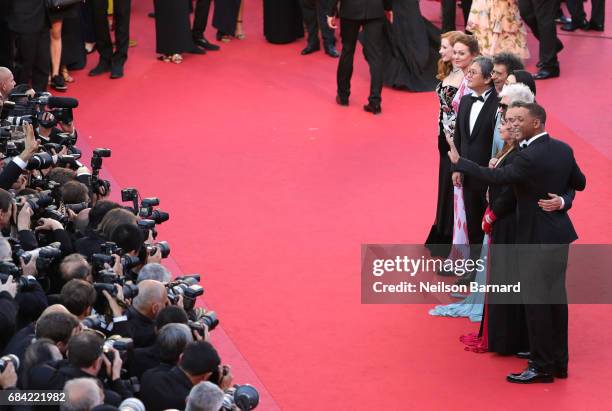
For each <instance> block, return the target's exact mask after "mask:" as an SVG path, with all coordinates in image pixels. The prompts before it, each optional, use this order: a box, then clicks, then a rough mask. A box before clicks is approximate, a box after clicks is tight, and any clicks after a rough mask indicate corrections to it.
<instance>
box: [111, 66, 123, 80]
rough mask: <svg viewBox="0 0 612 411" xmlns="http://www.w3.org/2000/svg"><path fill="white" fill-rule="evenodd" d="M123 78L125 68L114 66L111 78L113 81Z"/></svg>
mask: <svg viewBox="0 0 612 411" xmlns="http://www.w3.org/2000/svg"><path fill="white" fill-rule="evenodd" d="M121 77H123V66H120V65H115V66H113V68H112V69H111V75H110V78H112V79H113V80H116V79H118V78H121Z"/></svg>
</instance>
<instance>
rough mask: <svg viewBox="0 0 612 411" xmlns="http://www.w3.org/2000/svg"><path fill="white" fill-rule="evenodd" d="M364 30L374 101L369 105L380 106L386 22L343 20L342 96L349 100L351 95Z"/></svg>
mask: <svg viewBox="0 0 612 411" xmlns="http://www.w3.org/2000/svg"><path fill="white" fill-rule="evenodd" d="M362 27H363V52H364V54H365V58H366V60H367V61H368V65H369V66H370V97H369V102H370V103H371V104H374V105H380V101H381V92H382V86H383V55H382V50H383V47H384V41H385V38H384V36H385V34H384V27H385V18H384V17H381V18H377V19H369V20H351V19H341V20H340V35H341V37H342V54H341V55H340V61H339V63H338V73H337V80H338V95H339V96H340V97H342V98H348V97H349V95H350V94H351V77H352V75H353V59H354V57H355V48H356V46H357V39H358V36H359V30H360V29H361V28H362Z"/></svg>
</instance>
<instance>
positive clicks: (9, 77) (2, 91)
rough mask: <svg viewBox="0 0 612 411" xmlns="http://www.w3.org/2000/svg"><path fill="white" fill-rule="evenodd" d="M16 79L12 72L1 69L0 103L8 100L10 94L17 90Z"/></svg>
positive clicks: (4, 68)
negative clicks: (14, 89)
mask: <svg viewBox="0 0 612 411" xmlns="http://www.w3.org/2000/svg"><path fill="white" fill-rule="evenodd" d="M15 84H16V83H15V78H14V77H13V73H12V72H11V70H9V69H7V68H6V67H0V101H5V100H8V98H9V94H11V91H12V90H13V88H15Z"/></svg>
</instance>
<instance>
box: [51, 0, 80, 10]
mask: <svg viewBox="0 0 612 411" xmlns="http://www.w3.org/2000/svg"><path fill="white" fill-rule="evenodd" d="M82 1H83V0H47V9H49V10H51V11H55V10H62V9H65V8H66V7H68V6H72V5H73V4H77V3H80V2H82Z"/></svg>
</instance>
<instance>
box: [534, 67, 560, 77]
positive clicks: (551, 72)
mask: <svg viewBox="0 0 612 411" xmlns="http://www.w3.org/2000/svg"><path fill="white" fill-rule="evenodd" d="M555 77H559V69H558V68H550V69H547V68H540V70H538V72H537V73H536V74H535V75H534V76H533V78H534V79H535V80H546V79H548V78H555Z"/></svg>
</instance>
